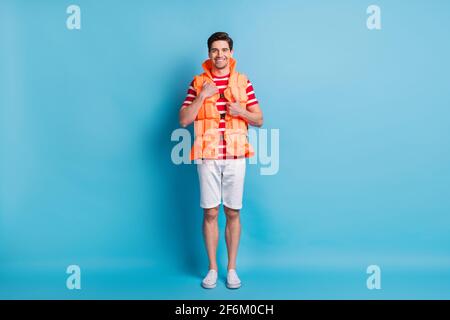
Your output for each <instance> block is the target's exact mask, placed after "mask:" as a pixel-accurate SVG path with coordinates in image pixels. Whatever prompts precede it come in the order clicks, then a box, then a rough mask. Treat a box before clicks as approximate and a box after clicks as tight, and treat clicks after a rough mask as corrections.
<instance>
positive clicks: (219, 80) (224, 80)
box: [181, 74, 258, 159]
mask: <svg viewBox="0 0 450 320" xmlns="http://www.w3.org/2000/svg"><path fill="white" fill-rule="evenodd" d="M229 76H230V75H229V74H228V75H226V76H221V77H219V76H215V75H213V80H214V84H215V85H216V87H217V89H219V94H221V93H223V92H224V91H225V89H226V88H227V87H228V79H229ZM246 91H247V98H248V100H247V105H246V106H247V107H249V106H252V105H254V104H257V103H258V100H257V99H256V96H255V92H254V90H253V86H252V83H251V82H250V80H248V81H247V89H246ZM196 96H197V93H196V92H195V89H194V81H193V80H192V82H191V84H190V86H189V89H188V91H187V96H186V99H184V102H183V105H182V106H181V108H184V107H187V106H189V105H190V104H191V103H192V101H194V99H195V97H196ZM226 103H227V100H226V99H225V98H219V99H218V100H217V102H216V107H217V110H218V111H219V113H221V114H222V113H226V112H227V111H226V106H225V104H226ZM218 130H219V132H220V133H221V134H222V136H223V134H224V131H225V119H220V123H219V129H218ZM222 138H223V137H222ZM219 148H220V150H219V156H218V159H225V157H226V154H227V152H226V142H225V139H221V140H220V143H219Z"/></svg>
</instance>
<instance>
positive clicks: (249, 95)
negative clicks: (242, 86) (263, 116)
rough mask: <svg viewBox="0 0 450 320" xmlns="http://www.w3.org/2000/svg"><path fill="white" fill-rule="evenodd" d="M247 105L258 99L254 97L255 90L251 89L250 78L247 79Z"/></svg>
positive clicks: (256, 101)
mask: <svg viewBox="0 0 450 320" xmlns="http://www.w3.org/2000/svg"><path fill="white" fill-rule="evenodd" d="M246 91H247V98H248V100H247V107H250V106H252V105H254V104H257V103H258V100H257V99H256V95H255V90H254V89H253V85H252V83H251V82H250V80H247V90H246Z"/></svg>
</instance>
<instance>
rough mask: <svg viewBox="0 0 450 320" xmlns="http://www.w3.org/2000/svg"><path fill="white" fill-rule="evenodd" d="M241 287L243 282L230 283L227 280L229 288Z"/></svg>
mask: <svg viewBox="0 0 450 320" xmlns="http://www.w3.org/2000/svg"><path fill="white" fill-rule="evenodd" d="M240 287H241V284H240V283H238V284H229V283H228V282H227V288H228V289H239V288H240Z"/></svg>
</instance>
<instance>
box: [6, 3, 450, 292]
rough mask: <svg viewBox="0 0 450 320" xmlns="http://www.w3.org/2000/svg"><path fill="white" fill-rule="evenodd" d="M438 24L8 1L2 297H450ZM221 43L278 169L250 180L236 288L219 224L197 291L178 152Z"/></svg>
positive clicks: (189, 188)
mask: <svg viewBox="0 0 450 320" xmlns="http://www.w3.org/2000/svg"><path fill="white" fill-rule="evenodd" d="M72 3H75V4H77V5H79V6H80V7H81V30H68V29H67V28H66V19H67V17H68V14H67V13H66V8H67V7H68V6H69V5H70V4H72ZM371 4H377V5H379V6H380V7H381V19H382V29H381V30H379V31H375V30H372V31H371V30H368V29H367V27H366V19H367V17H368V15H367V13H366V9H367V7H368V6H369V5H371ZM449 18H450V3H449V2H448V1H424V0H421V1H418V0H417V1H395V2H394V1H361V0H359V1H356V0H355V1H331V0H330V1H281V2H279V1H227V2H225V3H224V2H210V1H181V0H180V1H159V2H156V1H133V2H130V1H127V2H125V1H81V0H80V1H76V2H69V1H18V0H14V1H8V0H6V1H4V0H3V1H2V2H1V3H0V70H1V71H0V107H1V108H0V112H1V114H0V188H1V189H0V219H1V220H0V298H6V299H11V298H63V299H72V298H73V299H78V298H88V299H90V298H138V299H147V298H149V299H184V298H190V299H216V298H224V299H235V298H236V299H241V298H247V299H281V298H283V299H305V298H319V299H329V298H343V299H347V298H358V299H360V298H361V299H380V298H381V299H391V298H405V299H409V298H425V299H428V298H437V299H440V298H447V299H448V298H450V282H449V281H450V269H449V267H450V251H449V250H450V232H449V231H450V230H449V229H450V216H449V210H450V197H449V190H450V188H449V183H450V166H449V163H450V148H449V141H450V140H449V139H450V126H449V118H450V111H449V106H450V90H449V80H448V75H449V72H450V63H449V60H448V57H449V56H450V44H449V41H448V36H449V31H450V19H449ZM215 31H227V32H228V33H229V34H230V35H231V36H232V37H233V39H234V41H235V55H234V57H235V58H236V59H237V61H238V70H240V71H243V72H244V73H246V74H247V75H248V76H249V78H250V80H251V81H252V82H253V85H254V88H255V92H256V96H257V98H258V99H259V102H260V106H261V108H262V110H263V112H264V119H265V122H264V128H265V129H269V130H270V129H279V130H280V170H279V172H278V174H276V175H273V176H263V175H260V173H259V172H260V168H261V166H260V165H248V167H247V176H246V184H245V198H244V208H243V210H242V212H241V215H242V227H243V229H242V237H241V244H240V248H239V256H238V271H239V274H240V277H241V279H242V281H243V287H242V288H241V289H240V290H237V291H230V290H227V289H226V288H225V286H224V284H223V281H224V276H225V268H226V247H225V241H224V232H223V230H224V229H223V227H224V220H225V218H224V216H223V212H221V216H220V226H221V229H220V230H221V233H220V245H219V264H220V270H219V273H220V275H221V278H220V283H219V285H218V288H216V289H215V290H209V291H206V290H203V289H202V288H201V287H200V281H201V279H202V277H203V276H204V274H205V272H206V271H207V259H206V253H205V250H204V246H203V239H202V234H201V221H202V211H201V209H200V208H199V192H198V178H197V173H196V169H195V166H194V165H179V166H177V165H174V164H173V163H172V162H171V159H170V152H171V150H172V147H173V146H174V145H175V143H174V142H172V141H171V140H170V135H171V133H172V131H173V130H174V129H176V128H178V110H179V107H180V105H181V103H182V101H183V99H184V97H185V94H186V90H187V86H188V85H189V82H190V81H191V79H192V77H193V75H195V74H197V73H199V72H201V67H200V65H201V63H202V61H203V60H204V59H205V58H206V57H207V50H206V39H207V38H208V36H209V35H210V34H211V33H213V32H215ZM70 264H77V265H79V266H80V267H81V270H82V280H81V283H82V284H81V285H82V289H81V290H68V289H67V288H66V286H65V281H66V278H67V276H68V275H67V274H66V273H65V270H66V267H67V266H68V265H70ZM371 264H376V265H379V266H380V268H381V270H382V278H381V285H382V289H381V290H368V289H367V287H366V279H367V277H368V275H367V274H366V268H367V266H369V265H371Z"/></svg>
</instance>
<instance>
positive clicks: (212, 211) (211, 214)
mask: <svg viewBox="0 0 450 320" xmlns="http://www.w3.org/2000/svg"><path fill="white" fill-rule="evenodd" d="M203 214H204V217H205V221H206V222H215V221H217V218H218V216H219V206H217V207H213V208H208V209H203Z"/></svg>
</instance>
